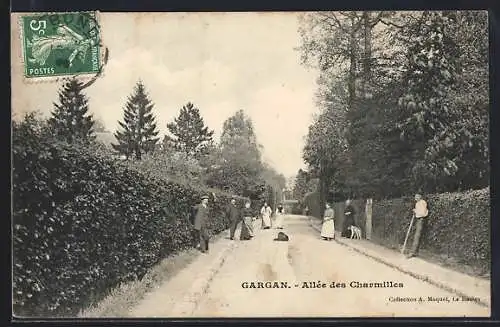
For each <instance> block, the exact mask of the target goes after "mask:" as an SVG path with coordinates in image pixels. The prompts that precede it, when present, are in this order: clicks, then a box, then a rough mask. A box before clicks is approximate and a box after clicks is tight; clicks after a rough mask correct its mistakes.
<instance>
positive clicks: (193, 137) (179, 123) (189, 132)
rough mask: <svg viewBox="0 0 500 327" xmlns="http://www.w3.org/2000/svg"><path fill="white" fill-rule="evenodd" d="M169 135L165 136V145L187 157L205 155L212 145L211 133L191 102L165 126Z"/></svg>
mask: <svg viewBox="0 0 500 327" xmlns="http://www.w3.org/2000/svg"><path fill="white" fill-rule="evenodd" d="M167 128H168V130H169V132H170V134H171V135H166V136H165V141H164V143H165V144H169V145H170V146H172V147H173V148H174V149H175V150H177V151H181V152H184V153H186V154H187V155H189V156H194V157H199V156H200V155H206V154H207V151H208V149H209V148H210V146H211V145H212V142H213V140H212V136H213V134H214V132H213V131H210V130H209V129H208V127H207V126H205V122H204V121H203V118H202V117H201V115H200V110H199V109H198V108H196V107H195V106H194V105H193V104H192V103H191V102H188V103H187V104H186V105H185V106H183V107H182V108H181V111H180V113H179V116H178V117H177V118H175V119H174V121H173V122H171V123H169V124H167Z"/></svg>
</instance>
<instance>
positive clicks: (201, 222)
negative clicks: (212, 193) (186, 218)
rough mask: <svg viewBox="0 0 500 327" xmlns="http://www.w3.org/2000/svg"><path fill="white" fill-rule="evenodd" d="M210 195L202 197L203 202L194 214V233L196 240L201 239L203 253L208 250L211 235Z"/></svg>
mask: <svg viewBox="0 0 500 327" xmlns="http://www.w3.org/2000/svg"><path fill="white" fill-rule="evenodd" d="M208 214H209V208H208V196H206V195H204V196H202V197H201V203H200V204H198V205H197V206H196V214H195V216H194V235H195V242H196V240H198V241H199V244H200V250H201V252H203V253H207V252H208V243H209V239H210V236H209V235H208V229H207V224H208Z"/></svg>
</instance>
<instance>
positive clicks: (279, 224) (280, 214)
mask: <svg viewBox="0 0 500 327" xmlns="http://www.w3.org/2000/svg"><path fill="white" fill-rule="evenodd" d="M284 218H285V208H283V204H282V203H280V204H279V205H278V207H277V208H276V229H283V219H284Z"/></svg>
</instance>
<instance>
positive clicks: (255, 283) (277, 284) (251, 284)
mask: <svg viewBox="0 0 500 327" xmlns="http://www.w3.org/2000/svg"><path fill="white" fill-rule="evenodd" d="M241 287H242V288H290V286H288V283H287V282H262V281H252V282H243V283H241Z"/></svg>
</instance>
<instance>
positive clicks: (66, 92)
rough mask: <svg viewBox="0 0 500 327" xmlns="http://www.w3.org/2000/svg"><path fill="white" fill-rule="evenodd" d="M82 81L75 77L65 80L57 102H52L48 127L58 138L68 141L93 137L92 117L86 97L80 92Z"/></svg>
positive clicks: (86, 139) (85, 139)
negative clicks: (52, 107) (52, 108)
mask: <svg viewBox="0 0 500 327" xmlns="http://www.w3.org/2000/svg"><path fill="white" fill-rule="evenodd" d="M82 85H83V83H82V82H80V81H78V80H77V79H76V78H72V79H70V80H68V81H66V82H65V83H64V84H63V86H62V88H61V90H60V91H59V104H57V103H54V110H53V111H52V117H51V118H49V121H48V123H49V128H50V129H51V131H52V133H53V134H54V136H55V137H56V138H58V139H62V140H65V141H67V142H69V143H72V142H75V141H83V142H87V141H90V140H93V139H95V135H94V128H93V127H94V119H93V116H92V115H91V114H89V113H88V110H89V108H88V99H87V97H86V96H85V94H83V93H82Z"/></svg>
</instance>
